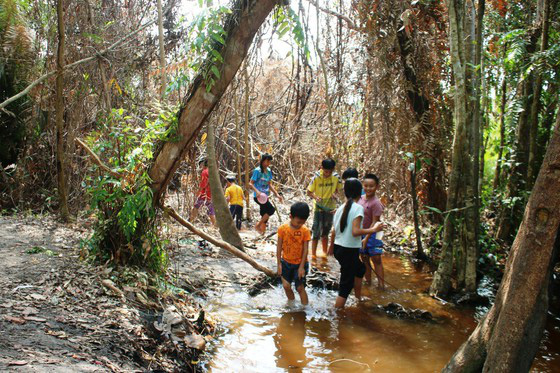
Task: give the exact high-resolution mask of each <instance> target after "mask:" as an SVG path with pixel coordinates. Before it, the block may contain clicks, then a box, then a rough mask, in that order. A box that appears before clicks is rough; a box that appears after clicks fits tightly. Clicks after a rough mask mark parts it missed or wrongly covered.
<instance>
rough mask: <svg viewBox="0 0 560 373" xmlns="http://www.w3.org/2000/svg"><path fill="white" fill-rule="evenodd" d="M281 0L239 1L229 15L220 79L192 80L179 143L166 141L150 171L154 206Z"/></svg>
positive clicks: (180, 123) (180, 120)
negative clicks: (211, 81) (208, 82)
mask: <svg viewBox="0 0 560 373" xmlns="http://www.w3.org/2000/svg"><path fill="white" fill-rule="evenodd" d="M279 3H280V0H259V1H257V0H251V1H247V0H237V1H236V2H235V3H234V5H233V8H232V13H231V14H229V15H228V18H227V20H226V25H225V27H224V29H225V30H226V33H227V37H226V40H225V45H223V46H220V45H219V44H215V45H216V50H217V51H218V52H219V53H220V55H221V56H222V58H223V59H224V62H223V63H222V65H221V66H220V67H219V70H220V78H218V79H216V81H215V83H214V85H213V86H212V87H211V88H210V89H207V86H206V83H205V82H204V78H203V74H199V75H198V76H197V77H196V78H195V79H194V81H193V83H192V85H191V86H190V88H189V91H188V93H187V95H186V98H185V101H184V102H183V105H182V108H181V110H180V111H179V113H178V128H177V140H176V141H169V142H165V143H164V144H163V145H162V146H161V148H160V149H159V151H157V153H156V155H155V159H154V163H153V164H152V167H151V169H150V171H149V175H150V178H151V179H152V181H153V182H152V189H153V191H154V204H155V205H160V204H161V203H160V202H161V199H162V196H163V195H164V193H165V190H166V188H167V185H168V184H169V182H170V180H171V178H172V177H173V174H174V173H175V171H176V170H177V168H178V167H179V165H180V163H181V160H182V159H183V157H184V155H185V154H186V152H187V150H188V149H189V147H190V146H191V145H192V144H193V142H194V141H195V139H196V137H197V135H198V133H199V131H200V129H201V127H202V126H203V124H204V123H205V121H206V119H207V118H208V115H209V114H210V113H211V111H212V110H213V109H214V107H215V105H216V104H217V103H218V101H219V100H220V98H221V97H222V95H223V93H224V92H225V90H226V88H227V87H228V86H229V84H230V82H231V80H232V79H233V77H234V76H235V74H236V73H237V70H238V69H239V66H240V65H241V63H242V62H243V60H244V58H245V56H246V55H247V51H248V49H249V46H250V45H251V42H252V40H253V38H254V36H255V34H256V32H257V31H258V29H259V27H260V26H261V24H262V23H263V22H264V20H265V19H266V17H267V16H268V14H269V13H270V12H271V11H272V9H273V8H274V6H275V5H277V4H279Z"/></svg>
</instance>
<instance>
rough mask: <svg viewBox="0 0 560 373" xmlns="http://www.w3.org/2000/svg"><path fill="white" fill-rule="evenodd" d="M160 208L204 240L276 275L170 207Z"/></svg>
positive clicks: (259, 269)
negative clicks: (197, 226)
mask: <svg viewBox="0 0 560 373" xmlns="http://www.w3.org/2000/svg"><path fill="white" fill-rule="evenodd" d="M162 209H163V211H165V212H166V213H167V214H168V215H169V216H171V217H172V218H173V219H175V220H177V221H178V222H179V224H181V225H182V226H184V227H186V228H187V229H189V230H190V231H191V232H193V233H194V234H196V235H197V236H200V237H202V238H204V239H205V240H206V241H208V242H210V243H212V244H214V245H216V246H218V247H221V248H222V249H224V250H226V251H228V252H230V253H232V254H233V255H235V256H236V257H238V258H239V259H242V260H244V261H246V262H247V263H249V264H250V265H251V266H252V267H253V268H255V269H256V270H258V271H261V272H263V273H265V274H266V275H267V276H270V277H276V276H278V275H277V273H276V272H274V271H272V270H270V269H269V268H266V267H264V266H262V265H260V264H259V263H257V262H256V261H255V260H254V259H253V258H251V257H250V256H249V255H247V254H245V253H244V252H243V251H241V250H239V249H237V248H236V247H235V246H233V245H230V244H229V243H227V242H225V241H222V240H220V239H217V238H214V237H212V236H210V235H208V234H207V233H205V232H203V231H201V230H200V229H198V228H196V227H195V226H194V225H193V224H191V223H190V222H188V221H187V220H185V219H183V218H182V217H181V216H180V215H179V214H177V212H176V211H175V210H174V209H173V208H171V207H169V206H163V207H162Z"/></svg>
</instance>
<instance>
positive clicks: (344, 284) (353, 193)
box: [329, 178, 383, 308]
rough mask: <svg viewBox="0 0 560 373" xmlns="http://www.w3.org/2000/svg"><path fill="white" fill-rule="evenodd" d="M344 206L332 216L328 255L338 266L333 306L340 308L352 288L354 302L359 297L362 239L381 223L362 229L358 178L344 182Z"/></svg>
mask: <svg viewBox="0 0 560 373" xmlns="http://www.w3.org/2000/svg"><path fill="white" fill-rule="evenodd" d="M344 195H345V196H346V198H347V200H346V203H345V204H344V205H342V206H340V207H339V208H338V209H337V210H336V213H335V214H334V227H333V232H332V236H333V237H332V239H331V246H330V248H329V254H333V253H334V257H335V258H336V260H338V262H339V263H340V282H339V286H338V297H337V298H336V302H335V305H334V306H335V307H336V308H343V307H344V305H345V304H346V299H347V298H348V295H350V292H351V291H352V289H354V294H355V295H356V298H358V300H359V299H360V298H361V296H362V279H363V277H364V274H365V272H366V268H365V266H364V263H362V262H361V261H360V253H359V251H360V248H361V247H362V236H363V235H367V234H370V233H375V232H378V231H380V230H383V224H382V223H381V222H377V223H376V224H374V226H373V227H371V228H367V229H364V228H362V220H363V218H364V208H363V207H362V206H361V205H360V204H359V203H357V202H358V201H359V200H360V198H361V196H362V183H360V181H359V180H358V179H355V178H350V179H348V180H346V182H345V183H344Z"/></svg>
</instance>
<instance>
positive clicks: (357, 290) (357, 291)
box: [354, 277, 363, 300]
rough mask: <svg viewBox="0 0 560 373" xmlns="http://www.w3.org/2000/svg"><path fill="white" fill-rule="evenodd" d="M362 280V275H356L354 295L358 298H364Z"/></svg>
mask: <svg viewBox="0 0 560 373" xmlns="http://www.w3.org/2000/svg"><path fill="white" fill-rule="evenodd" d="M362 281H363V279H362V278H361V277H354V295H355V296H356V298H357V299H358V300H362Z"/></svg>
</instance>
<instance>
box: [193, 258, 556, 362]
mask: <svg viewBox="0 0 560 373" xmlns="http://www.w3.org/2000/svg"><path fill="white" fill-rule="evenodd" d="M267 250H274V248H273V247H269V248H267ZM383 263H384V267H385V278H386V282H387V285H386V286H387V289H386V290H385V291H380V290H378V289H377V288H376V287H375V286H364V291H363V294H364V300H363V301H362V302H356V300H355V298H354V297H353V294H352V295H351V296H350V297H349V301H348V303H347V307H346V308H345V309H344V310H342V311H338V312H337V311H335V310H334V309H333V305H334V301H335V298H336V294H337V293H336V291H331V290H324V289H314V288H310V287H309V286H308V287H307V291H308V294H309V305H308V306H302V305H301V303H300V302H299V297H298V295H297V293H296V301H295V302H293V303H291V304H290V303H289V302H288V301H287V299H286V296H285V294H284V291H283V289H282V286H281V285H277V286H271V287H270V288H269V289H265V290H263V291H262V292H261V293H259V294H258V295H256V296H254V297H251V296H249V295H248V294H247V292H246V290H245V289H244V288H243V287H242V286H240V285H237V284H233V283H232V284H223V286H220V287H219V290H215V291H212V292H209V294H208V295H209V296H208V297H207V300H205V301H203V302H204V304H205V308H206V310H207V311H208V312H210V314H212V315H213V316H214V317H215V318H216V319H218V320H219V322H220V325H221V328H220V330H221V332H220V333H219V334H218V335H217V337H216V338H215V339H214V341H212V343H211V344H210V346H209V349H208V354H207V360H206V361H204V362H203V363H202V365H203V368H204V369H205V370H207V371H212V372H226V371H227V372H286V371H290V372H325V371H327V372H328V371H330V372H368V371H372V372H373V371H375V372H438V371H440V370H441V368H442V367H443V366H444V365H445V364H446V362H447V361H448V360H449V358H450V357H451V355H452V354H453V353H454V352H455V351H456V350H457V348H458V347H459V346H460V345H461V344H462V343H463V342H464V341H465V340H466V338H467V337H468V336H469V334H470V333H471V332H472V330H473V329H474V328H475V327H476V320H475V318H477V317H480V315H482V314H484V312H485V311H486V310H485V309H484V308H482V307H479V308H477V309H472V308H464V307H457V306H454V305H452V304H449V303H447V304H444V303H442V302H440V301H438V300H436V299H433V298H431V297H429V296H428V295H427V294H426V293H425V290H426V289H427V288H428V287H429V284H430V282H431V275H430V274H429V273H428V272H427V271H426V270H425V269H424V268H422V267H418V266H415V265H413V264H412V263H411V261H410V260H409V259H408V258H407V257H404V256H402V257H401V256H397V255H393V254H386V255H384V258H383ZM312 264H313V265H315V266H317V267H318V268H319V269H321V270H323V271H330V272H331V273H338V268H339V267H338V263H337V262H336V260H335V259H334V258H328V259H327V258H317V260H316V261H313V263H312ZM374 283H375V280H374ZM391 302H396V303H399V304H401V305H402V306H403V307H405V308H407V309H423V310H426V311H429V312H430V313H431V314H432V316H433V320H432V321H425V320H404V319H400V318H397V317H395V316H392V315H388V314H384V313H383V312H380V310H379V308H378V305H387V304H389V303H391ZM559 330H560V319H558V318H557V317H554V316H553V315H549V322H548V324H547V330H546V332H545V338H544V340H543V342H542V343H541V347H540V350H539V353H538V356H537V359H535V363H534V364H533V369H532V371H533V372H558V371H560V361H559V360H560V359H559V349H560V346H559V344H558V343H557V342H558V341H560V332H559Z"/></svg>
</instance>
